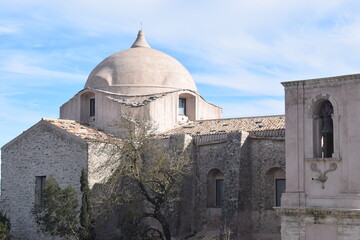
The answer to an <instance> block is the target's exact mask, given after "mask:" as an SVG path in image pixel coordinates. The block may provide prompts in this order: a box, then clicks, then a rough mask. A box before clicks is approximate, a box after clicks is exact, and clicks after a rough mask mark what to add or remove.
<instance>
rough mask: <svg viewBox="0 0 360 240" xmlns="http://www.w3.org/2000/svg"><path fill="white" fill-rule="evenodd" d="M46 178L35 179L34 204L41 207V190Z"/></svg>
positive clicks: (37, 177)
mask: <svg viewBox="0 0 360 240" xmlns="http://www.w3.org/2000/svg"><path fill="white" fill-rule="evenodd" d="M45 179H46V176H36V177H35V204H36V205H37V206H40V207H41V206H43V190H44V185H45Z"/></svg>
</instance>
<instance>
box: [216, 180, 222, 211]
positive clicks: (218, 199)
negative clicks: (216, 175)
mask: <svg viewBox="0 0 360 240" xmlns="http://www.w3.org/2000/svg"><path fill="white" fill-rule="evenodd" d="M223 196H224V179H216V202H215V206H216V207H221V206H222V205H223Z"/></svg>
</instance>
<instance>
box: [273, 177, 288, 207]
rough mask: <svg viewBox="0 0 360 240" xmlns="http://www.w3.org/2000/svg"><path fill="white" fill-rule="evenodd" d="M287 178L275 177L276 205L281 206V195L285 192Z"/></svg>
mask: <svg viewBox="0 0 360 240" xmlns="http://www.w3.org/2000/svg"><path fill="white" fill-rule="evenodd" d="M285 183H286V182H285V179H275V195H276V205H275V206H277V207H278V206H281V195H282V194H283V193H284V192H285Z"/></svg>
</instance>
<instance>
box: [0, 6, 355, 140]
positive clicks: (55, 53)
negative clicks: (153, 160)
mask: <svg viewBox="0 0 360 240" xmlns="http://www.w3.org/2000/svg"><path fill="white" fill-rule="evenodd" d="M359 10H360V1H355V0H353V1H350V0H349V1H347V0H342V1H338V0H336V1H335V0H301V1H297V0H293V1H289V0H267V1H265V0H252V1H241V0H222V1H214V0H197V1H189V0H171V1H170V0H131V1H129V0H127V1H123V0H102V1H95V0H87V1H83V0H72V1H68V0H63V1H51V0H32V1H25V0H23V1H21V0H20V1H18V0H12V1H0V107H1V111H0V146H2V145H4V144H5V143H6V142H8V141H10V140H11V139H12V138H14V137H16V136H17V135H19V134H20V133H21V132H22V131H24V130H26V129H27V128H29V127H30V126H31V125H33V124H35V123H36V122H38V121H39V120H40V119H41V117H50V118H57V117H58V112H59V107H60V106H61V104H63V103H64V102H66V101H67V100H68V99H69V98H71V97H72V96H73V95H74V94H75V93H77V92H78V91H79V90H81V89H82V88H83V86H84V84H85V81H86V79H87V76H88V74H89V73H90V72H91V70H92V69H93V68H94V67H95V66H96V65H97V64H98V63H99V62H100V61H102V60H103V59H104V58H105V57H107V56H109V55H111V54H113V53H115V52H117V51H121V50H124V49H127V48H129V47H130V46H131V44H132V43H133V41H134V40H135V38H136V34H137V31H138V30H139V28H140V22H142V23H143V30H144V31H145V33H146V38H147V40H148V42H149V44H150V45H151V46H152V47H153V48H155V49H158V50H160V51H163V52H165V53H167V54H169V55H171V56H173V57H175V58H176V59H178V60H179V61H180V62H181V63H182V64H183V65H184V66H185V67H186V68H187V69H188V70H189V71H190V73H191V74H192V76H193V78H194V80H195V82H196V84H197V86H198V90H199V92H200V93H201V95H202V96H204V97H205V99H206V100H208V101H209V102H212V103H214V104H216V105H219V106H221V107H222V108H223V116H224V117H240V116H255V115H268V114H283V113H284V107H283V104H284V103H283V100H284V99H283V88H282V85H281V84H280V82H282V81H291V80H301V79H309V78H317V77H326V76H334V75H344V74H353V73H358V72H359V63H360V15H359V14H358V13H359Z"/></svg>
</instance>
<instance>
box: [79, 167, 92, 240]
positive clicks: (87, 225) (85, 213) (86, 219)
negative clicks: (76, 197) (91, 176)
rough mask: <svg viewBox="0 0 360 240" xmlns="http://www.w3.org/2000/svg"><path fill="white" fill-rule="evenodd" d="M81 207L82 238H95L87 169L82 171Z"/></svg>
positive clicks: (87, 239) (85, 239) (84, 239)
mask: <svg viewBox="0 0 360 240" xmlns="http://www.w3.org/2000/svg"><path fill="white" fill-rule="evenodd" d="M80 183H81V189H80V190H81V192H82V198H81V209H80V229H79V234H80V239H82V240H91V239H95V229H94V225H93V217H92V209H91V206H90V188H89V182H88V174H87V171H86V170H85V169H83V170H82V171H81V177H80Z"/></svg>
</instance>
